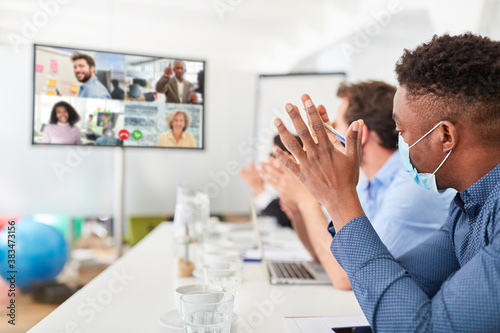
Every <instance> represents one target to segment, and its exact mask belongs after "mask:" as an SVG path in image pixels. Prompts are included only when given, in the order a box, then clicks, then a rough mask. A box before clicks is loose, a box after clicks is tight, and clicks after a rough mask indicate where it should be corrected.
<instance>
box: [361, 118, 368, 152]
mask: <svg viewBox="0 0 500 333" xmlns="http://www.w3.org/2000/svg"><path fill="white" fill-rule="evenodd" d="M369 136H370V130H369V129H368V126H366V124H365V123H363V137H362V138H361V147H364V145H365V144H366V142H367V141H368V139H369Z"/></svg>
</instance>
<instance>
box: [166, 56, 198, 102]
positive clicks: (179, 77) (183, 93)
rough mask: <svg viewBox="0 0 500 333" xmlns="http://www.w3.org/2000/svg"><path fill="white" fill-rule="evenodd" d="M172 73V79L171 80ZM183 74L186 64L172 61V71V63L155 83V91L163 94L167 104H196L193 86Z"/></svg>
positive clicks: (196, 99)
mask: <svg viewBox="0 0 500 333" xmlns="http://www.w3.org/2000/svg"><path fill="white" fill-rule="evenodd" d="M174 72H175V75H174V78H173V79H171V76H172V74H174ZM185 72H186V63H185V62H184V61H181V60H176V61H174V69H173V70H172V63H169V64H168V66H167V67H166V68H165V70H164V72H163V76H162V77H161V78H160V79H159V80H158V82H156V91H157V92H159V93H164V94H165V97H166V99H167V102H168V103H181V104H196V103H198V96H196V93H195V92H194V91H193V87H194V85H193V84H192V83H191V82H189V81H188V80H186V79H184V73H185Z"/></svg>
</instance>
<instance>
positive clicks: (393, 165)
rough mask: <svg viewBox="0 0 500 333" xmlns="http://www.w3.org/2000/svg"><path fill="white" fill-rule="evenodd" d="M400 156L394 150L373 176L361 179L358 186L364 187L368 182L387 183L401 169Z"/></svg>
mask: <svg viewBox="0 0 500 333" xmlns="http://www.w3.org/2000/svg"><path fill="white" fill-rule="evenodd" d="M401 164H402V163H401V157H400V156H399V153H398V151H397V150H396V151H395V152H394V153H393V154H392V155H391V156H390V157H389V159H388V160H387V161H386V162H385V163H384V165H382V167H381V168H380V169H379V170H378V171H377V173H376V174H375V177H373V179H372V180H369V179H368V178H365V179H363V180H362V181H361V182H360V183H359V187H360V188H362V189H366V188H367V187H368V185H369V184H370V183H374V182H380V183H381V184H382V185H385V186H387V185H389V184H390V183H391V182H392V180H393V179H394V176H396V174H397V173H398V171H399V170H400V169H401Z"/></svg>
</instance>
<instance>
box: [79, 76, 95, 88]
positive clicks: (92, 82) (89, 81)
mask: <svg viewBox="0 0 500 333" xmlns="http://www.w3.org/2000/svg"><path fill="white" fill-rule="evenodd" d="M94 81H97V77H96V76H94V77H93V78H91V79H89V80H88V81H87V82H85V83H84V84H82V87H84V86H90V85H92V84H94Z"/></svg>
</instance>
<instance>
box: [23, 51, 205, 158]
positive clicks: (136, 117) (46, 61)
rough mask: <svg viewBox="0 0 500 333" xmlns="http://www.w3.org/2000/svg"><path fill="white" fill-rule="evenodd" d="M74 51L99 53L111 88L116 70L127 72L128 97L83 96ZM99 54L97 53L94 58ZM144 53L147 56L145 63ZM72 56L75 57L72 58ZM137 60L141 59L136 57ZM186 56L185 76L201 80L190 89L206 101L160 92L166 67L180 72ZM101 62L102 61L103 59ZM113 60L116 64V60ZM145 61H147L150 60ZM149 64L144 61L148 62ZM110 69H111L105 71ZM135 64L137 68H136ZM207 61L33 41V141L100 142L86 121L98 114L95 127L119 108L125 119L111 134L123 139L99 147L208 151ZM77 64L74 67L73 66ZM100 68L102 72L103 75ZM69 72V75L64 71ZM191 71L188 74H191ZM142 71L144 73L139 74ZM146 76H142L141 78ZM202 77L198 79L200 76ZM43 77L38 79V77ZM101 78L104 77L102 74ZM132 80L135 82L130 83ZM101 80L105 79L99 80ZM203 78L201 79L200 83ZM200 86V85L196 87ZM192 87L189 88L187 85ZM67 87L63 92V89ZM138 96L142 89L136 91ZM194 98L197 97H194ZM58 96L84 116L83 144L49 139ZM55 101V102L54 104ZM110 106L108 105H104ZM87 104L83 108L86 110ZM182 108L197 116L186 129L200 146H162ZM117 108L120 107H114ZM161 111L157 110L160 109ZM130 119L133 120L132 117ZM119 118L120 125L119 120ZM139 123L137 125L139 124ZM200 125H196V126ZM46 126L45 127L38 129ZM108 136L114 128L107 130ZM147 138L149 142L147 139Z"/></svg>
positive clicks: (123, 74)
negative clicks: (172, 98)
mask: <svg viewBox="0 0 500 333" xmlns="http://www.w3.org/2000/svg"><path fill="white" fill-rule="evenodd" d="M37 51H39V52H45V53H50V51H51V52H53V54H52V55H49V56H46V55H45V54H42V55H44V56H45V57H43V61H42V56H40V58H38V59H37ZM73 53H83V54H88V55H91V56H92V55H95V56H94V57H95V58H98V59H97V60H95V64H96V66H95V71H96V77H102V74H103V73H104V74H107V75H108V81H107V83H108V87H106V88H107V90H108V92H111V89H110V86H111V80H112V79H113V78H114V75H115V76H116V75H118V76H119V77H120V75H121V77H122V79H121V80H120V79H119V86H120V88H123V89H122V91H123V94H122V95H123V96H124V100H113V99H104V98H85V97H78V96H77V95H78V90H79V87H80V85H81V83H80V82H78V81H77V79H76V77H75V74H74V71H73V63H72V61H71V58H70V57H71V55H72V54H73ZM94 57H93V58H94ZM141 57H142V58H144V59H143V62H141ZM67 58H69V60H70V62H71V63H69V64H68V62H67V61H66V59H67ZM121 58H123V64H122V66H123V67H122V68H118V69H116V68H117V67H119V66H116V65H117V64H118V65H120V64H121V61H122V60H116V59H121ZM132 60H133V61H135V62H132ZM178 60H180V61H184V64H185V67H186V68H184V70H185V73H184V77H186V76H188V77H189V76H190V77H191V78H190V79H186V78H185V81H184V82H186V81H189V82H192V83H193V84H194V83H195V82H196V83H197V85H195V84H194V85H193V87H192V88H191V89H190V90H189V92H190V94H192V93H193V92H194V93H195V94H196V96H195V97H197V98H198V99H199V100H201V102H199V103H190V104H181V103H168V101H166V95H165V93H162V92H157V91H156V89H155V85H156V82H157V81H158V80H159V79H160V78H161V77H163V75H164V74H163V72H164V68H165V67H166V66H167V65H168V64H169V63H171V65H172V69H173V71H174V62H175V61H178ZM100 63H101V64H100ZM103 64H107V65H108V66H111V65H112V66H114V67H113V69H112V70H107V71H106V69H108V68H109V67H106V66H103ZM110 64H111V65H110ZM144 64H145V65H144ZM143 65H144V66H143ZM99 66H101V68H104V69H105V71H103V70H100V69H99ZM134 66H135V67H134ZM139 67H143V68H144V67H145V68H154V70H143V71H141V70H137V68H139ZM206 67H207V63H206V60H204V59H193V58H187V57H182V58H180V57H169V56H163V55H162V56H158V55H146V54H138V53H129V52H117V51H106V50H99V49H89V48H81V47H74V46H60V45H52V44H50V45H49V44H38V43H34V44H33V77H32V80H33V81H32V83H33V85H32V89H33V90H32V98H33V101H32V128H31V145H32V146H56V147H60V146H73V147H74V146H81V145H84V146H86V147H89V146H98V145H97V144H95V142H92V140H88V139H86V138H88V137H89V135H88V134H89V132H86V129H85V126H86V124H87V118H89V115H90V114H92V115H93V116H94V128H95V127H96V124H97V123H98V121H97V119H96V118H97V117H96V116H97V115H98V114H102V113H105V112H108V113H109V112H111V113H116V114H117V115H116V116H114V117H113V118H115V119H118V118H120V116H121V118H122V119H121V122H120V121H118V122H117V123H115V124H112V129H113V132H112V134H111V133H109V134H110V135H113V136H115V137H116V138H117V139H122V140H116V141H119V142H120V143H117V144H105V145H99V147H132V148H167V149H184V150H193V151H203V150H205V147H206V145H205V117H206V93H205V92H206V90H205V88H204V81H205V80H204V77H205V75H206V70H207V69H206ZM69 68H71V70H70V69H69ZM190 68H191V69H194V70H196V72H193V71H191V72H189V73H188V70H189V69H190ZM200 72H201V73H202V75H203V77H202V82H197V81H201V80H198V79H199V78H200ZM98 73H99V75H97V74H98ZM64 74H66V76H64ZM186 74H188V75H186ZM137 76H139V77H137ZM141 76H142V77H141ZM146 76H147V77H146ZM174 77H175V71H174V72H173V74H172V75H171V76H170V80H173V79H174ZM194 77H196V81H195V79H194ZM37 79H38V81H37ZM98 80H99V79H98ZM129 81H130V82H129ZM99 82H101V81H100V80H99ZM200 83H201V84H200ZM132 84H134V85H135V86H136V87H134V88H136V90H138V92H139V98H133V97H131V95H129V94H128V93H129V92H130V86H131V85H132ZM195 88H196V89H195ZM185 89H187V88H185ZM60 91H62V94H61V93H60ZM135 95H137V94H135ZM151 99H154V101H151ZM193 99H194V97H193ZM57 101H65V102H68V103H69V104H71V105H72V106H73V107H74V108H75V109H76V110H77V112H78V114H79V116H80V120H79V122H78V123H77V124H78V126H77V127H78V128H79V131H80V136H81V141H82V143H81V144H76V143H75V144H71V143H44V142H42V140H43V133H42V131H41V128H44V131H45V130H47V127H48V126H50V124H49V122H50V113H51V110H52V107H53V104H55V102H57ZM52 103H53V104H52ZM101 104H102V105H104V106H103V107H101V106H99V105H101ZM82 109H83V110H82ZM178 109H181V110H184V111H185V112H186V113H188V114H190V115H191V120H192V124H191V126H190V127H189V128H188V129H186V132H190V133H191V134H192V135H191V136H192V137H194V140H195V142H196V147H174V146H168V147H167V146H161V147H159V146H157V143H158V139H159V136H160V134H162V133H163V134H164V133H167V132H169V131H170V128H169V126H168V125H167V123H166V120H165V119H166V116H167V115H168V114H169V113H172V115H173V114H176V113H175V112H177V110H178ZM113 110H117V111H113ZM155 110H156V111H155ZM126 120H128V121H126ZM118 123H119V124H120V125H118ZM134 124H135V125H134ZM193 125H194V126H193ZM37 126H38V127H40V128H37ZM134 127H135V129H138V130H141V129H143V131H141V132H140V133H141V134H140V135H137V137H140V138H139V139H135V138H134V131H135V129H134V131H133V130H131V129H133V128H134ZM97 128H98V130H100V131H101V132H100V133H96V134H97V135H98V137H100V136H104V135H105V133H104V130H105V128H102V129H101V128H99V126H97ZM122 130H126V131H128V139H125V140H123V138H122V134H123V133H122V132H121V131H122ZM106 136H108V132H106ZM142 139H144V141H141V140H142ZM141 143H147V145H141Z"/></svg>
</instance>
